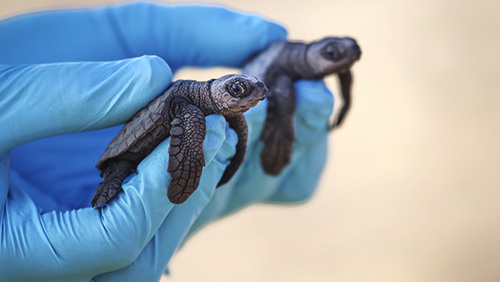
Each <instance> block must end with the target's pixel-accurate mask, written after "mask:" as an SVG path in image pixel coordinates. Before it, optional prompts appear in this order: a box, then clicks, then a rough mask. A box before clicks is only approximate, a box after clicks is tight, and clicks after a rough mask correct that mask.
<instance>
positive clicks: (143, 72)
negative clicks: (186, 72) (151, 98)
mask: <svg viewBox="0 0 500 282" xmlns="http://www.w3.org/2000/svg"><path fill="white" fill-rule="evenodd" d="M135 63H136V64H134V66H133V67H134V68H136V73H137V75H138V78H139V80H142V81H143V82H144V83H145V85H144V86H145V87H151V88H152V89H151V92H153V93H158V92H161V91H164V90H165V89H166V88H167V87H168V85H170V83H171V82H172V70H171V69H170V66H169V65H168V64H167V63H166V62H165V61H164V60H163V59H162V58H160V57H158V56H154V55H144V56H142V57H138V58H136V59H135Z"/></svg>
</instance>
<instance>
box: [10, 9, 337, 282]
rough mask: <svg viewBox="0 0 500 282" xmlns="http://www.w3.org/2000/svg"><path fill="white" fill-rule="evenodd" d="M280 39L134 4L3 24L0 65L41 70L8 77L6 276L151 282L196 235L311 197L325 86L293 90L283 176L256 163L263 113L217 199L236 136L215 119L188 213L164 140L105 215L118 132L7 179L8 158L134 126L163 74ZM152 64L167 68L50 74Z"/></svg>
mask: <svg viewBox="0 0 500 282" xmlns="http://www.w3.org/2000/svg"><path fill="white" fill-rule="evenodd" d="M285 36H286V35H285V31H284V30H283V29H282V28H281V27H279V26H277V25H275V24H272V23H269V22H266V21H264V20H262V19H261V18H258V17H254V16H248V15H240V14H236V13H233V12H229V11H227V10H224V9H221V8H210V7H197V6H158V5H153V4H132V5H124V6H117V7H113V8H107V9H91V10H85V11H62V12H52V13H41V14H31V15H26V16H20V17H17V18H13V19H9V20H6V21H4V22H1V23H0V39H1V41H2V44H0V51H1V52H0V63H2V64H8V65H18V64H37V65H29V66H5V67H2V68H1V69H0V93H2V97H1V99H0V112H2V115H0V125H3V126H2V128H3V129H4V133H2V135H1V136H0V155H2V159H1V162H0V191H1V195H2V196H0V204H2V205H3V206H4V209H2V212H1V213H0V216H1V219H2V221H1V224H2V229H1V230H2V236H1V241H2V245H1V246H0V254H1V255H0V273H1V274H2V277H5V278H6V279H7V280H8V281H16V280H17V281H19V280H30V279H31V280H37V281H43V280H48V281H68V280H71V281H83V280H89V279H91V278H92V277H93V280H95V281H138V280H140V281H156V280H158V279H159V277H160V275H161V273H162V271H163V269H164V268H165V265H166V263H167V262H168V260H169V259H170V257H171V255H172V253H173V252H174V251H175V250H176V249H177V247H178V246H179V244H180V243H181V242H182V240H184V238H185V237H186V235H187V233H188V232H193V230H197V229H198V228H199V227H200V226H203V225H204V224H206V223H207V222H209V221H211V220H214V219H216V218H219V217H221V216H224V215H226V214H228V213H230V212H232V211H235V210H237V209H240V208H242V207H244V206H246V205H248V204H250V203H252V202H256V201H264V202H265V201H267V202H269V201H271V202H276V201H296V200H301V199H304V198H307V197H308V196H309V195H310V194H311V193H312V190H313V189H314V186H315V184H316V182H317V179H318V176H319V173H320V170H321V167H322V166H323V164H324V158H325V150H326V134H327V129H326V128H327V127H326V120H327V117H328V115H329V113H330V111H331V102H332V101H331V96H330V95H329V93H328V91H327V90H326V88H325V87H324V85H323V84H321V83H319V82H299V83H298V84H297V87H298V89H297V92H298V99H299V101H298V109H297V119H296V120H297V129H296V130H297V139H298V141H297V144H296V146H295V148H294V153H293V156H292V162H291V164H290V165H289V167H287V168H286V169H285V170H284V172H283V173H282V175H281V176H279V177H277V178H274V177H269V176H263V177H262V178H261V177H258V176H260V175H263V172H262V170H261V168H260V165H259V160H258V156H259V154H258V152H260V149H259V148H260V145H261V144H260V143H259V142H258V136H259V134H260V128H261V127H262V125H263V123H264V120H265V105H263V104H262V103H261V104H262V105H259V106H258V107H257V108H256V109H255V110H252V111H251V112H249V113H248V115H247V119H248V122H249V126H250V136H249V137H250V143H249V154H248V156H247V161H246V162H245V164H244V165H243V166H242V168H241V169H240V171H239V172H238V173H237V174H236V176H235V177H234V179H233V180H232V181H231V182H229V183H228V184H227V185H225V186H223V187H221V188H219V189H218V190H217V191H216V192H215V194H214V188H215V185H216V183H217V182H218V180H219V178H220V176H221V175H222V172H223V171H224V168H225V166H226V165H227V164H228V159H229V158H230V157H231V156H232V155H233V154H234V150H235V148H234V145H235V144H236V135H235V133H234V132H233V131H232V130H230V129H227V126H226V123H225V122H224V119H223V118H221V117H219V116H210V117H208V118H207V138H206V141H205V143H204V150H205V158H206V163H207V166H206V168H205V169H204V171H203V176H202V181H201V184H200V187H199V188H198V190H197V192H196V193H194V194H193V195H192V196H191V198H190V199H189V200H188V201H187V202H186V203H184V204H182V205H177V206H173V205H172V204H171V203H169V201H168V199H167V197H166V187H167V183H168V181H169V176H168V174H167V172H166V165H167V163H168V154H166V152H167V151H168V142H163V143H162V144H161V145H160V146H159V147H158V148H157V149H156V150H155V151H154V152H153V153H152V154H151V155H150V156H149V157H147V158H146V159H145V160H144V161H143V162H142V163H141V164H140V165H139V167H138V172H137V174H136V175H134V176H133V177H132V178H131V179H130V181H129V182H128V183H126V184H124V185H123V188H124V190H125V191H124V192H123V193H120V195H119V197H118V198H117V199H115V200H114V201H113V202H112V203H111V204H110V205H109V206H108V207H106V208H103V209H92V208H87V207H88V206H89V203H90V199H91V197H92V193H93V190H94V189H95V187H96V185H97V183H98V182H99V181H100V179H99V177H98V172H97V170H96V169H94V165H95V162H96V161H97V159H98V158H99V156H100V154H101V153H102V152H103V151H104V149H105V147H106V146H107V144H108V143H109V141H110V140H111V139H112V138H113V137H114V136H115V135H116V134H117V132H118V130H119V128H117V127H113V128H109V129H103V130H99V131H94V132H85V133H77V134H71V135H63V136H58V137H51V138H48V139H43V140H39V141H35V142H32V143H28V144H25V145H22V146H20V147H18V148H16V149H14V150H13V151H12V154H11V164H10V166H11V173H10V182H9V155H8V153H5V152H7V151H8V150H9V149H11V148H13V147H14V146H16V145H19V144H22V143H25V142H27V141H30V140H35V139H39V138H42V137H48V136H53V135H57V134H63V133H70V132H80V131H85V130H93V129H100V128H105V127H108V126H112V125H116V124H119V123H122V122H124V121H126V120H128V119H129V118H130V117H131V116H132V115H133V114H134V113H135V112H136V111H137V110H139V109H140V108H141V107H143V106H144V105H145V104H146V103H147V102H148V101H149V100H151V99H152V98H153V97H154V96H156V95H158V94H159V93H160V92H161V91H162V90H163V89H165V88H166V87H167V86H168V84H169V83H170V79H171V74H170V71H169V68H168V66H170V68H171V69H172V70H173V71H175V70H177V69H178V68H180V67H182V66H186V65H192V66H213V65H227V66H233V67H234V66H240V65H241V64H242V63H243V62H244V61H245V60H246V59H248V57H249V56H250V55H251V54H252V53H254V52H256V51H258V50H260V49H262V48H264V47H265V46H266V45H267V44H268V43H270V42H271V41H274V40H283V39H284V38H285ZM144 54H149V55H157V56H159V57H160V58H161V59H159V58H158V57H140V58H135V59H129V60H123V61H118V62H107V63H106V62H102V63H97V62H94V63H60V64H55V62H68V61H75V62H79V61H111V60H120V59H126V58H133V57H138V56H142V55H144ZM162 59H163V60H162ZM164 61H166V62H167V63H168V66H167V65H166V64H165V63H164ZM42 63H50V64H42ZM36 95H38V96H36ZM167 141H168V140H167ZM257 179H258V180H257ZM200 213H201V216H199V215H200ZM195 220H196V222H195ZM193 222H195V224H194V226H193ZM26 269H29V271H26ZM103 273H104V274H103ZM3 274H6V275H7V276H4V275H3ZM99 274H101V275H99Z"/></svg>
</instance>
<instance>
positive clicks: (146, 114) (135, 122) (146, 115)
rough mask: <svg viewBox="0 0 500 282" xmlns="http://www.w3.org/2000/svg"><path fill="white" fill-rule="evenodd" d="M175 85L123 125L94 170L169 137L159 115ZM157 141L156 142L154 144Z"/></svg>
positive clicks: (167, 124)
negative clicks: (109, 161) (123, 155)
mask: <svg viewBox="0 0 500 282" xmlns="http://www.w3.org/2000/svg"><path fill="white" fill-rule="evenodd" d="M175 86H176V85H175V83H174V84H173V85H172V86H171V87H170V88H169V89H168V90H167V91H166V92H165V93H163V94H162V96H164V97H165V99H154V100H153V101H151V102H150V103H149V104H148V105H147V106H146V107H145V108H144V109H142V110H141V111H139V112H138V113H136V114H135V115H134V117H133V118H132V119H131V121H130V122H128V123H127V124H125V126H124V127H123V129H122V130H121V131H120V133H119V134H118V135H117V136H116V137H115V138H114V139H113V140H112V141H111V142H110V143H109V145H108V147H107V148H106V151H105V152H104V153H103V154H102V156H101V158H100V159H99V161H98V162H97V164H96V168H98V169H99V170H103V169H104V168H105V163H106V161H108V160H109V159H112V158H116V157H118V156H120V155H122V154H124V153H126V152H131V153H140V152H142V151H144V147H145V146H155V147H156V146H157V145H158V144H156V143H159V142H161V141H162V140H163V139H166V138H167V137H168V136H170V132H169V131H170V127H171V126H170V125H169V123H166V122H165V121H164V118H165V117H164V116H163V115H162V114H161V112H162V109H163V108H164V107H165V103H166V101H167V99H166V97H168V96H169V95H170V93H172V91H171V90H172V89H173V88H174V87H175ZM155 140H158V142H154V141H155Z"/></svg>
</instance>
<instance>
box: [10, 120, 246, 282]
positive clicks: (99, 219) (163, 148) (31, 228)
mask: <svg viewBox="0 0 500 282" xmlns="http://www.w3.org/2000/svg"><path fill="white" fill-rule="evenodd" d="M225 130H226V121H225V119H224V118H223V117H221V116H212V117H210V118H208V119H207V137H206V139H205V141H204V144H203V145H204V152H205V161H206V164H207V166H206V168H205V169H204V171H203V177H205V178H204V179H205V180H207V179H208V180H210V181H201V182H200V187H199V188H198V189H200V191H201V193H198V191H196V192H195V193H194V194H193V195H192V197H206V194H205V193H206V192H207V191H213V190H214V189H215V185H216V183H217V181H218V179H214V178H217V177H218V178H220V177H221V176H222V173H223V168H221V165H220V163H221V161H220V160H219V161H217V162H214V161H213V160H214V158H215V156H216V155H217V154H218V152H219V150H220V148H221V146H223V144H224V143H225V142H231V143H232V144H228V145H229V146H232V147H234V146H235V143H236V141H235V140H230V139H226V137H225ZM168 148H169V144H168V140H166V141H164V142H162V143H161V144H160V145H159V146H158V147H157V148H156V149H155V150H154V151H153V153H152V154H150V155H149V156H148V157H147V158H146V159H145V160H144V161H143V162H141V164H140V165H139V167H138V168H137V175H135V176H134V177H132V178H131V180H130V181H129V182H127V183H126V184H124V185H123V188H124V192H123V193H120V195H119V196H118V197H117V198H116V199H115V200H114V201H113V202H111V203H110V204H109V205H108V206H107V207H104V208H102V209H94V208H85V209H80V210H76V211H71V212H65V213H59V212H47V213H43V214H41V215H40V214H39V211H38V210H37V207H36V206H35V205H34V204H33V202H31V200H30V199H29V197H28V196H27V195H26V194H25V193H24V191H23V190H22V189H19V187H12V189H11V191H12V192H11V194H10V197H9V200H8V202H7V204H6V207H5V211H6V213H5V216H4V217H3V218H4V221H3V224H2V230H3V234H5V236H2V242H4V244H7V245H8V247H7V249H8V250H11V252H10V253H8V254H5V255H4V254H3V255H2V256H0V273H2V275H3V276H2V279H6V281H35V280H36V281H68V280H72V281H82V280H85V279H90V278H91V277H94V276H97V275H99V274H101V273H105V272H110V271H113V270H117V269H120V268H123V267H125V266H127V265H130V264H131V263H132V262H133V261H134V260H135V259H136V258H137V257H138V256H139V254H140V253H141V251H142V250H143V248H144V247H145V245H146V244H147V243H148V242H149V241H150V240H151V238H152V237H153V236H154V234H155V233H156V231H157V229H158V228H159V226H160V225H161V224H162V222H163V221H164V219H165V218H166V216H167V214H168V213H169V212H170V211H172V209H173V208H174V204H172V203H170V201H169V200H168V198H167V196H166V194H167V189H166V187H168V184H169V182H170V176H169V174H168V173H167V165H168V157H165V156H168V153H167V152H168ZM225 161H227V160H225ZM214 163H215V164H214ZM207 169H209V171H208V172H207V173H206V172H205V171H206V170H207ZM69 188H70V187H69ZM204 192H205V193H204ZM210 193H213V192H210ZM198 194H200V195H198ZM205 201H208V199H206V200H205ZM189 203H190V199H188V200H187V201H186V203H185V204H183V205H186V208H187V207H188V206H190V204H189ZM191 208H193V207H192V206H191ZM27 216H31V217H32V218H31V219H30V220H26V217H27ZM186 220H189V219H186ZM169 231H170V232H172V233H176V232H182V230H181V231H176V230H175V229H172V230H169ZM28 268H29V269H30V271H25V270H26V269H28Z"/></svg>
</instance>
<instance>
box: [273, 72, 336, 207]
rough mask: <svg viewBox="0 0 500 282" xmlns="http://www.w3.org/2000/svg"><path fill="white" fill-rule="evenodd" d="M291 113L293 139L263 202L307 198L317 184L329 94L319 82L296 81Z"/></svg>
mask: <svg viewBox="0 0 500 282" xmlns="http://www.w3.org/2000/svg"><path fill="white" fill-rule="evenodd" d="M295 89H296V93H297V111H296V114H295V123H294V126H295V135H296V142H295V144H294V147H293V153H292V158H291V161H290V164H289V165H288V166H287V169H286V170H284V171H283V173H282V175H281V176H280V181H279V184H278V189H277V190H276V192H275V193H274V194H273V195H272V196H270V197H269V198H268V199H267V200H266V202H269V203H277V202H301V201H304V200H307V199H309V198H310V197H311V196H312V195H313V193H314V191H315V189H316V187H317V184H318V181H319V179H320V175H321V173H322V172H323V168H324V166H325V164H326V157H327V156H328V151H327V150H328V135H329V130H328V123H329V118H330V115H331V114H332V111H333V95H332V94H331V92H330V91H329V89H328V88H327V87H326V86H325V84H324V83H323V81H307V80H302V81H298V82H297V83H296V84H295Z"/></svg>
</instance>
